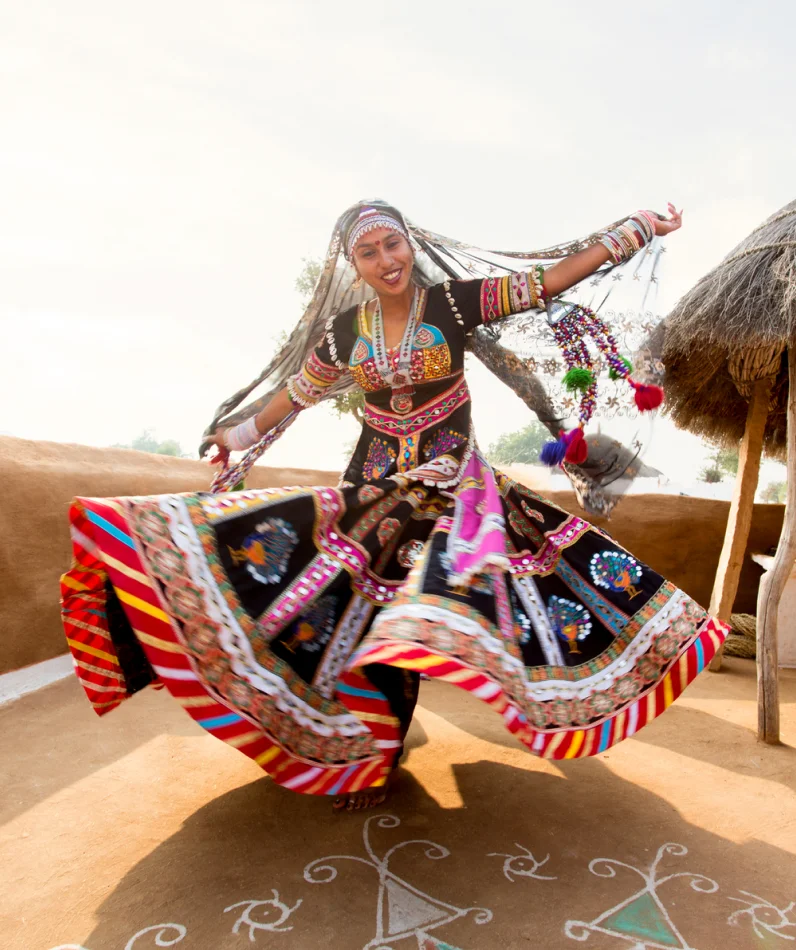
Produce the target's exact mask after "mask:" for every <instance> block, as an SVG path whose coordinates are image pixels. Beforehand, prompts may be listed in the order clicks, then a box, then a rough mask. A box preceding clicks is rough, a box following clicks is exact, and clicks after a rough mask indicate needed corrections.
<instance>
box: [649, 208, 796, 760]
mask: <svg viewBox="0 0 796 950" xmlns="http://www.w3.org/2000/svg"><path fill="white" fill-rule="evenodd" d="M645 350H646V351H647V355H648V356H651V357H652V358H653V359H652V363H653V365H654V364H655V362H656V361H657V360H662V361H663V364H664V365H665V379H664V385H665V387H666V411H667V412H668V414H669V415H670V416H671V418H672V419H673V420H674V421H675V423H676V424H677V425H678V426H680V427H681V428H684V429H687V430H689V431H690V432H693V433H695V434H696V435H699V436H702V437H704V438H707V439H710V440H712V441H717V442H721V443H725V444H727V443H729V444H734V445H738V444H739V443H740V463H739V468H738V477H737V480H736V485H735V493H734V496H733V501H732V505H731V508H730V515H729V519H728V522H727V532H726V535H725V540H724V548H723V550H722V554H721V560H720V562H719V568H718V572H717V575H716V583H715V586H714V589H713V597H712V598H711V604H710V609H711V612H712V613H713V614H715V615H716V616H718V617H719V619H721V620H729V618H730V613H731V610H732V602H733V600H734V599H735V594H736V591H737V587H738V579H739V576H740V570H741V566H742V558H743V552H744V550H745V547H746V541H747V537H748V534H749V528H750V525H751V516H752V506H753V503H754V495H755V490H756V488H757V479H758V474H759V470H760V457H761V455H762V453H763V452H766V453H768V454H770V455H773V456H775V457H780V458H783V457H784V456H787V460H788V507H787V512H786V518H785V525H784V527H783V534H782V538H781V540H780V545H779V550H778V553H777V558H776V559H775V564H774V567H773V569H772V570H771V571H770V572H769V574H768V575H766V577H765V578H764V579H763V581H762V582H761V591H760V600H759V603H758V630H759V631H760V640H759V652H758V660H759V662H760V676H759V682H760V690H761V691H760V703H759V706H760V710H759V717H758V718H759V733H760V736H761V738H763V739H765V740H767V741H770V742H774V741H778V736H779V722H778V702H777V682H776V677H777V655H776V641H777V629H776V623H777V608H778V605H779V599H780V596H781V593H782V590H783V589H784V586H785V583H786V581H787V579H788V577H789V575H790V572H791V569H792V567H793V563H794V556H795V555H796V201H793V202H791V203H790V204H788V205H786V206H785V207H784V208H782V210H781V211H778V212H777V213H776V214H774V215H772V216H771V217H770V218H768V220H766V221H764V222H763V224H761V225H760V226H759V227H757V228H755V230H754V231H752V233H751V234H750V235H749V236H748V237H747V238H746V239H745V240H744V241H742V242H741V243H740V244H739V245H738V246H737V247H736V248H735V249H734V250H733V251H731V253H730V254H729V255H727V257H726V258H725V259H724V260H723V261H722V262H721V263H720V264H719V265H718V266H717V267H714V268H713V270H712V271H710V273H708V274H706V275H705V276H704V277H703V278H702V279H701V280H700V281H699V282H698V283H697V284H696V286H695V287H694V288H693V289H692V290H690V291H689V292H688V293H687V294H686V295H685V296H684V297H683V298H682V299H681V300H680V301H679V303H678V304H677V306H676V307H675V308H674V310H673V311H672V312H671V313H670V314H669V316H668V317H667V318H666V320H665V321H664V322H663V323H662V324H660V325H659V326H658V328H657V329H656V330H655V331H654V333H653V334H652V335H651V336H650V338H649V340H648V341H647V343H646V346H645ZM720 665H721V658H720V655H719V657H718V660H717V662H716V664H715V665H712V666H711V669H718V668H720Z"/></svg>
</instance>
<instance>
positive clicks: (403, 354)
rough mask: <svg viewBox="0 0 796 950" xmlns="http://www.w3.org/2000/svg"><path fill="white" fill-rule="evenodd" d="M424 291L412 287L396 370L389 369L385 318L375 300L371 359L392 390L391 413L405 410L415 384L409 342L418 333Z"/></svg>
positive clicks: (409, 404) (411, 342)
mask: <svg viewBox="0 0 796 950" xmlns="http://www.w3.org/2000/svg"><path fill="white" fill-rule="evenodd" d="M425 293H426V292H425V290H421V289H420V288H419V287H415V292H414V295H413V297H412V306H411V309H410V311H409V319H408V320H407V323H406V328H405V329H404V334H403V336H402V337H401V342H400V344H399V345H398V365H397V366H396V368H395V370H393V368H392V364H391V362H390V357H389V354H388V351H387V340H386V337H385V334H384V320H383V319H382V315H381V303H380V302H379V300H378V298H377V300H376V308H375V310H374V311H373V323H372V326H373V330H372V333H371V338H372V340H373V360H374V363H375V364H376V372H377V373H378V374H379V376H381V378H382V379H383V380H384V383H385V385H387V386H389V387H390V388H391V389H392V397H391V398H390V406H391V407H392V409H393V411H394V412H399V413H404V412H408V411H409V410H410V409H411V408H412V396H413V394H414V391H415V390H414V386H413V385H412V376H411V365H412V345H413V343H414V340H415V333H416V332H417V324H418V321H419V319H420V314H421V313H422V312H423V302H424V300H425Z"/></svg>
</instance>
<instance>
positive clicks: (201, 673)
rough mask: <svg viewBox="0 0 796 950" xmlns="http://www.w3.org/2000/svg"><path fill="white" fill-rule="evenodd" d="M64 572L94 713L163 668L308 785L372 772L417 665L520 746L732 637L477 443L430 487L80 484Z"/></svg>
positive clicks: (409, 702) (595, 747) (591, 726)
mask: <svg viewBox="0 0 796 950" xmlns="http://www.w3.org/2000/svg"><path fill="white" fill-rule="evenodd" d="M71 526H72V537H73V542H74V563H73V566H72V568H71V570H69V572H68V573H67V574H65V575H64V577H63V579H62V605H63V621H64V627H65V630H66V636H67V641H68V644H69V648H70V650H71V651H72V654H73V658H74V663H75V668H76V672H77V675H78V677H79V678H80V681H81V683H82V685H83V687H84V688H85V691H86V693H87V694H88V698H89V700H90V701H91V703H92V704H93V706H94V708H95V710H96V711H97V713H99V714H100V715H102V714H104V713H106V712H108V711H110V710H112V709H113V708H115V707H116V706H118V705H119V703H121V702H122V701H123V700H124V699H126V698H128V697H130V696H131V695H132V694H134V693H135V692H137V691H139V690H141V689H143V688H145V687H147V686H152V685H153V686H161V687H165V688H166V689H167V690H168V691H169V692H170V693H171V694H172V696H173V697H174V698H175V699H176V700H177V702H179V703H180V704H181V705H182V706H183V707H184V708H185V710H186V711H187V713H188V714H189V715H190V716H191V717H192V718H193V719H194V720H195V721H196V722H197V723H198V724H199V725H200V726H202V727H203V728H204V729H206V730H207V731H209V732H211V733H212V734H213V735H215V736H216V737H218V738H219V739H221V740H223V741H224V742H227V743H229V744H230V745H232V746H234V747H235V748H237V749H239V750H240V751H241V752H243V753H244V754H245V755H247V756H249V757H250V758H251V759H253V760H254V761H255V762H257V763H258V764H259V765H260V766H261V767H262V768H263V769H265V770H266V771H267V772H268V773H269V774H270V775H271V776H272V777H273V778H274V780H275V781H276V782H277V783H278V784H280V785H283V786H285V787H286V788H290V789H294V790H295V791H298V792H303V793H307V794H317V795H323V794H335V795H336V794H341V793H345V792H351V791H357V790H360V789H363V788H366V787H370V786H375V785H379V784H381V783H383V782H384V781H385V780H386V777H387V775H388V774H389V772H390V771H391V769H392V768H393V767H394V765H395V762H396V760H397V757H398V755H399V754H400V750H401V747H402V743H403V738H404V736H405V733H406V730H407V728H408V725H409V722H410V720H411V716H412V711H413V708H414V703H415V699H416V696H417V683H418V679H419V674H421V673H423V674H426V675H427V676H429V677H434V678H437V679H441V680H444V681H446V682H449V683H453V684H455V685H456V686H458V687H460V688H461V689H464V690H467V691H468V692H470V693H472V694H473V695H474V696H476V697H477V698H478V699H480V700H482V701H483V702H484V703H486V704H487V705H488V706H490V707H491V708H492V709H493V710H494V711H495V712H496V713H498V714H499V715H501V716H502V717H503V720H504V722H505V724H506V727H507V728H508V729H509V731H510V732H512V733H513V734H514V735H515V736H516V737H517V738H518V739H519V740H520V742H522V743H523V744H524V745H525V746H527V748H528V749H529V750H531V751H532V752H533V753H535V754H537V755H539V756H543V757H547V758H553V759H563V758H575V757H580V756H588V755H595V754H597V753H599V752H602V751H604V750H605V749H608V748H610V747H611V746H613V745H615V744H616V743H617V742H620V741H621V740H622V739H625V738H627V737H629V736H632V735H633V734H634V733H635V732H637V731H638V730H639V729H640V728H642V727H643V726H644V725H646V724H647V723H649V722H650V721H651V720H652V719H654V718H655V717H656V716H658V715H660V714H661V713H662V712H663V711H664V710H665V709H666V708H667V707H668V706H669V705H670V704H671V703H672V702H673V700H675V699H676V698H677V697H678V696H679V695H680V693H681V692H682V691H683V689H684V688H685V687H686V686H687V685H688V683H690V682H691V680H693V679H694V677H695V676H697V675H698V674H699V672H700V671H701V670H702V669H703V668H704V666H705V665H706V664H707V663H708V662H709V660H710V659H711V657H712V656H713V654H714V653H715V651H716V649H717V648H718V647H719V646H720V645H721V643H722V642H723V640H724V637H725V636H726V629H725V627H724V626H723V625H722V624H720V623H718V622H717V621H715V620H713V619H711V618H710V617H708V616H707V614H706V613H705V611H704V610H703V609H702V608H701V607H699V606H698V605H697V604H696V603H695V602H694V601H693V600H691V599H690V598H689V597H688V596H687V595H686V594H685V593H683V592H682V591H681V590H678V589H677V588H676V587H675V586H674V585H672V584H670V583H669V582H667V581H666V580H665V579H664V578H662V577H660V576H659V575H658V574H656V573H655V572H654V571H653V570H651V569H650V568H649V567H647V566H646V565H645V564H643V563H641V562H640V561H638V560H637V559H636V558H634V557H633V556H632V555H631V554H630V553H628V552H627V551H625V550H624V549H623V548H622V547H621V546H620V545H619V544H617V543H616V542H615V541H614V540H612V539H611V537H610V536H608V535H607V534H606V533H604V532H603V531H601V530H599V529H598V528H595V527H594V526H592V525H590V524H588V523H587V522H586V521H584V520H583V519H582V518H580V517H578V516H576V515H570V514H568V513H567V512H565V511H563V510H562V509H560V508H558V507H556V506H555V505H552V504H551V503H550V502H548V501H545V500H544V499H543V498H542V497H541V496H539V495H538V494H536V493H535V492H533V491H531V490H530V489H528V488H525V487H524V486H522V485H520V484H518V483H516V482H515V481H513V480H512V479H510V478H508V477H506V476H504V475H502V474H501V473H499V472H495V471H494V470H493V469H492V468H491V467H490V466H489V465H488V463H486V462H485V461H484V460H483V458H481V457H480V456H479V455H478V454H477V453H474V455H473V459H472V460H471V462H470V464H469V465H468V467H467V471H466V472H465V477H464V478H462V480H461V481H460V483H459V484H458V485H457V486H456V487H453V488H450V489H449V490H440V489H439V488H436V487H434V486H433V485H428V484H425V483H424V482H423V481H422V480H421V479H419V478H413V477H411V473H410V474H409V475H395V476H393V477H391V478H385V479H381V480H375V481H371V482H367V483H364V484H360V485H356V486H348V487H341V488H331V487H318V488H304V487H301V488H283V489H266V490H258V491H242V492H237V493H233V494H228V495H210V494H204V493H200V494H184V495H163V496H153V497H146V498H115V499H99V498H82V499H78V500H76V502H75V503H74V505H73V507H72V509H71Z"/></svg>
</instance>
